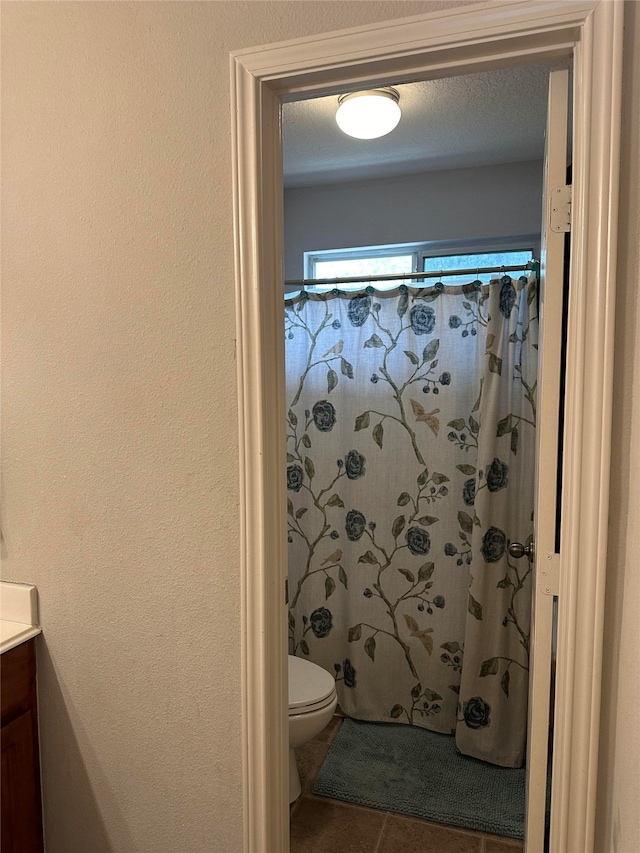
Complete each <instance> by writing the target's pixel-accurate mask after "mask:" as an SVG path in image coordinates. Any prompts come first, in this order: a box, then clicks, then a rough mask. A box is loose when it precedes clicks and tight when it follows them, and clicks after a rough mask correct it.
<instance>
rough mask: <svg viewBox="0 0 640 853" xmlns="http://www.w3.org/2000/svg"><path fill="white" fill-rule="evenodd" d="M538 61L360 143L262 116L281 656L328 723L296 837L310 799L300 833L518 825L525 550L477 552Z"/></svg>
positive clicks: (529, 298)
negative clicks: (276, 150)
mask: <svg viewBox="0 0 640 853" xmlns="http://www.w3.org/2000/svg"><path fill="white" fill-rule="evenodd" d="M550 68H551V66H550V65H549V64H548V63H545V64H540V65H533V66H522V67H518V68H513V69H503V70H494V71H489V72H483V73H479V74H473V75H466V76H464V77H453V78H451V77H450V78H444V79H440V80H428V81H424V82H418V83H411V84H403V85H399V86H397V87H394V89H395V92H397V94H398V96H399V102H400V105H401V108H402V110H403V118H402V121H401V124H400V126H399V127H398V128H397V129H396V130H395V131H393V133H391V134H389V135H388V136H387V137H383V138H382V139H376V140H366V141H362V140H357V139H353V138H350V137H348V136H346V135H344V134H343V133H341V131H339V130H338V128H337V127H336V124H335V120H334V113H335V110H336V107H337V98H336V97H335V96H333V97H332V96H327V97H324V98H320V99H314V100H310V101H299V102H294V103H288V104H285V105H284V108H283V139H284V184H285V219H284V222H285V227H284V247H285V276H286V279H287V283H286V285H285V289H286V290H287V291H289V292H288V294H287V296H288V299H287V302H286V311H285V315H286V330H285V331H286V341H285V363H286V383H285V384H286V388H287V404H286V407H285V411H286V418H287V471H288V475H289V473H290V474H291V476H290V477H289V476H288V481H289V480H291V482H288V485H289V490H288V493H287V494H288V501H287V503H288V513H289V517H288V543H289V589H290V600H289V618H288V626H289V652H290V653H292V654H294V655H297V656H298V657H299V658H302V659H303V660H306V661H310V662H313V663H314V664H316V665H319V666H320V667H321V668H323V670H325V671H328V672H330V673H331V674H332V676H333V677H334V678H335V682H336V686H337V693H338V698H339V700H340V712H341V714H342V716H341V717H340V718H338V719H337V720H335V721H333V722H332V724H331V725H330V728H329V729H328V730H327V731H324V732H322V733H320V735H318V737H317V738H316V739H315V740H311V741H309V742H308V743H306V744H304V745H302V746H300V747H299V749H298V760H299V763H300V764H301V766H303V767H304V777H305V778H304V781H305V788H304V790H303V792H302V796H301V798H300V799H299V800H298V801H297V802H296V804H295V806H293V811H292V845H293V846H292V849H295V850H300V851H303V850H305V849H306V848H305V840H304V833H305V832H309V823H310V819H311V817H312V816H313V815H314V814H316V813H317V819H316V826H315V827H314V829H313V832H312V833H311V837H312V838H313V840H314V843H317V841H318V837H319V835H318V834H319V833H329V834H330V833H331V832H336V831H337V832H340V830H339V829H338V827H337V824H338V822H339V820H340V819H341V818H343V819H344V821H345V831H346V825H350V824H351V823H352V822H353V820H355V819H356V817H359V816H360V817H361V819H362V822H363V824H367V827H368V831H369V832H375V831H377V829H376V826H377V823H380V827H379V828H378V829H379V832H380V833H381V838H383V837H384V843H386V844H390V843H393V844H395V845H396V846H400V844H401V840H402V839H403V838H404V835H403V833H404V834H406V833H408V832H410V834H412V835H416V833H418V834H419V833H422V834H423V835H424V838H422V843H425V844H428V843H429V833H430V832H431V833H432V834H433V836H434V838H433V839H432V841H433V843H435V838H436V837H437V841H438V844H439V845H440V846H443V845H444V846H446V844H447V838H445V837H444V836H446V835H447V833H451V844H454V842H455V838H456V832H457V831H460V832H461V835H460V838H461V839H462V841H463V842H467V843H472V842H473V841H477V843H478V844H481V843H484V842H485V840H486V839H487V838H489V840H490V837H491V836H495V835H502V836H506V837H508V838H511V839H518V838H519V839H523V838H524V830H525V811H526V809H525V804H526V797H525V775H526V771H525V769H524V767H523V764H524V751H525V743H526V727H527V694H528V682H529V644H530V638H531V609H532V566H531V564H529V565H528V566H526V568H525V567H523V566H521V565H519V564H518V563H517V561H516V560H515V559H514V558H512V557H511V556H510V555H509V553H508V551H507V550H506V548H502V549H501V553H500V554H499V555H498V554H497V551H496V550H495V549H494V548H493V545H494V544H498V545H499V544H500V543H498V542H497V539H496V537H499V536H502V535H503V534H504V531H506V534H504V535H506V536H507V538H508V542H509V543H510V542H512V541H516V540H519V541H522V542H530V541H531V540H532V539H533V507H534V500H535V489H534V478H535V471H534V469H535V464H534V458H535V452H536V436H535V429H536V424H535V421H536V418H535V413H536V385H537V347H538V301H539V294H538V289H537V288H538V280H537V267H536V259H539V257H540V245H541V239H540V238H541V225H542V218H543V212H542V206H543V205H542V200H543V176H544V168H543V166H544V163H543V160H544V155H545V131H546V125H547V101H548V84H549V73H550ZM456 270H457V271H458V274H455V271H456ZM411 273H414V274H417V278H413V277H412V276H411V275H410V274H411ZM377 275H380V278H379V279H376V276H377ZM398 275H403V276H404V278H394V276H398ZM422 275H424V277H422ZM358 276H361V277H362V279H363V280H361V281H358ZM301 279H303V281H301ZM324 279H329V280H331V281H326V282H325V283H318V284H315V283H314V281H318V280H324ZM349 279H351V281H349ZM305 280H306V281H305ZM301 288H302V293H300V290H301ZM334 288H335V289H334ZM339 290H342V291H343V292H342V293H339V292H338V291H339ZM296 291H297V295H296ZM502 295H503V296H504V298H502ZM507 303H508V304H507ZM516 303H517V305H516ZM354 306H355V307H358V308H361V309H362V310H361V311H359V312H356V313H357V316H354V312H353V311H352V310H351V309H353V308H354ZM365 309H366V310H365ZM414 314H416V318H415V320H416V322H415V323H414V322H413V319H414V318H413V315H414ZM418 315H419V316H418ZM419 320H420V322H419ZM509 320H510V324H511V326H512V328H511V327H510V328H507V326H508V325H509ZM422 321H424V322H422ZM416 324H417V325H416ZM425 324H426V325H425ZM505 324H507V325H505ZM494 325H495V326H496V327H495V328H494ZM369 327H371V328H369ZM498 327H499V328H498ZM496 338H500V339H501V340H502V341H503V344H502V345H497V344H496V343H495V340H496ZM423 350H424V353H425V355H424V357H421V356H422V354H423ZM425 359H426V360H425ZM498 364H499V366H500V370H499V371H498V369H497V365H498ZM345 365H346V367H345ZM483 365H484V367H483ZM508 365H511V367H509V368H508ZM334 368H335V369H334ZM485 368H486V369H485ZM374 380H375V381H374ZM500 383H502V385H504V388H503V391H502V392H501V391H500V390H499V387H500ZM494 385H495V386H496V387H495V388H494V391H493V392H492V393H494V394H497V395H498V396H502V398H503V399H502V403H500V404H497V405H496V406H494V405H493V404H489V405H488V404H487V403H486V402H485V401H487V400H488V399H489V396H490V393H489V388H490V387H492V388H493V386H494ZM386 386H388V391H389V393H388V395H387V396H386V397H385V396H384V394H381V393H380V392H381V390H384V388H385V387H386ZM483 388H484V395H483ZM518 388H519V389H520V390H521V391H522V394H521V395H520V396H521V400H520V402H518V399H517V398H518V392H517V389H518ZM525 389H526V390H525ZM405 392H406V394H405ZM421 392H422V393H421ZM427 393H429V395H430V396H429V397H426V396H423V394H427ZM403 395H404V396H405V397H406V399H403ZM416 396H418V397H419V398H420V399H416ZM426 401H428V402H429V403H430V405H429V406H425V405H423V403H425V402H426ZM434 407H435V408H434ZM427 409H429V412H427V411H426V410H427ZM502 409H504V411H502ZM525 409H526V411H525ZM414 421H415V423H414ZM354 424H355V426H354ZM421 427H422V428H421ZM507 427H509V428H507ZM496 436H497V439H496ZM403 439H404V442H403ZM407 441H409V445H407V447H404V444H406V442H407ZM345 442H346V443H345ZM352 445H353V446H354V447H356V446H357V450H353V449H351V450H350V448H351V447H352ZM412 451H413V452H412ZM349 454H351V456H353V457H354V459H355V458H356V455H357V460H358V461H362V465H361V466H360V468H361V469H362V470H360V469H359V470H358V471H351V472H350V473H349V472H347V475H346V476H343V475H345V467H344V460H346V463H347V465H348V464H349V463H350V462H353V459H351V457H350V456H349ZM485 457H486V459H485ZM336 458H337V460H338V461H337V463H336ZM341 461H343V465H340V463H341ZM484 462H486V465H485V464H484ZM365 464H366V466H365ZM549 464H550V465H554V464H555V460H550V462H549ZM294 475H298V476H297V477H294ZM294 479H295V482H293V480H294ZM416 482H417V486H416ZM416 489H417V494H415V495H413V491H416ZM509 492H510V493H511V496H509V494H508V493H509ZM387 522H388V523H387ZM387 527H388V528H389V529H388V530H387V529H386V528H387ZM487 536H490V537H491V536H493V539H492V540H491V543H489V545H488V544H487V541H486V540H487ZM405 540H406V541H405ZM494 540H496V541H495V542H494ZM500 541H502V540H500ZM490 546H491V547H490ZM525 563H526V561H525ZM414 564H415V565H414ZM494 575H495V577H494ZM499 600H500V601H499ZM492 621H493V623H495V624H494V625H492ZM298 668H299V667H298V666H297V668H296V671H297V669H298ZM309 669H310V668H309ZM310 672H311V669H310ZM300 677H301V676H297V678H300ZM494 688H495V689H494ZM299 713H300V709H299V708H296V714H299ZM344 717H346V718H347V720H348V722H347V723H346V724H345V725H344V726H342V727H341V719H342V718H344ZM356 721H357V722H356ZM365 721H367V722H365ZM402 724H405V725H402ZM406 724H408V727H407V725H406ZM338 729H339V734H338V735H337V739H336V740H334V741H333V743H332V745H331V750H330V755H329V757H328V758H326V759H325V756H326V754H327V751H328V749H329V739H330V737H331V739H333V738H334V737H335V734H336V732H338ZM329 731H330V732H331V736H329V734H328V732H329ZM463 756H464V757H463ZM478 759H480V760H478ZM498 768H499V769H498ZM507 768H509V769H507ZM316 777H317V778H316ZM390 780H393V782H392V783H391V782H390ZM314 794H315V795H316V796H314ZM323 794H324V795H325V796H329V797H333V798H334V801H333V802H334V805H333V807H332V808H331V809H330V811H329V813H330V814H331V825H329V821H328V820H326V819H323V818H322V815H323V814H324V812H325V811H326V810H327V801H326V800H325V801H323V802H321V801H318V800H317V796H318V795H319V796H322V795H323ZM483 798H484V799H483ZM336 799H337V800H340V801H342V802H347V803H351V804H352V808H351V810H348V809H344V808H340V806H339V805H338V804H337V803H336ZM353 804H356V808H357V807H358V805H359V806H367V807H371V806H373V807H375V808H378V809H380V810H381V815H373V814H371V813H366V812H363V813H362V815H357V814H355V813H354V812H353ZM389 813H395V814H396V816H395V817H394V818H393V820H392V821H391V823H390V824H389V823H388V821H387V819H386V818H384V815H385V814H389ZM354 814H355V817H354ZM402 814H404V815H405V816H408V817H410V818H414V819H415V818H423V819H426V820H429V821H435V822H439V823H441V824H454V825H456V826H457V827H459V828H460V829H459V830H447V829H444V828H442V827H441V828H440V829H438V828H437V827H433V826H432V825H431V826H430V825H429V824H424V825H422V826H420V825H417V826H416V825H415V824H414V825H412V824H410V823H409V824H407V823H406V822H405V823H403V820H402V817H400V816H398V815H402ZM394 833H395V835H394ZM469 833H472V836H473V838H472V839H470V837H469ZM396 836H397V837H396ZM416 839H417V836H416ZM416 843H417V840H416ZM513 844H514V849H518V848H517V841H513ZM520 849H522V848H520Z"/></svg>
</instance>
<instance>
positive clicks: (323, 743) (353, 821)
mask: <svg viewBox="0 0 640 853" xmlns="http://www.w3.org/2000/svg"><path fill="white" fill-rule="evenodd" d="M341 722H342V720H341V718H340V717H334V718H333V720H332V722H331V723H330V724H329V726H327V728H326V729H325V730H324V731H323V732H321V734H319V735H318V737H317V738H315V739H314V740H312V741H310V742H309V743H307V744H305V745H304V746H302V747H300V749H299V750H297V751H296V754H297V757H298V767H299V768H300V782H301V784H302V794H301V796H300V797H299V798H298V800H296V802H295V803H294V804H293V805H292V807H291V853H335V851H340V853H400V851H402V853H518V851H520V853H522V851H523V850H524V845H523V843H522V842H521V841H516V840H514V839H513V838H499V837H497V836H495V835H487V834H486V833H484V832H472V831H471V830H464V829H458V828H456V827H452V826H445V825H444V824H439V823H431V822H430V821H426V820H420V819H418V818H410V817H405V816H403V815H397V814H392V813H390V812H382V811H377V810H375V809H367V808H363V807H362V806H355V805H352V804H351V803H343V802H341V801H339V800H331V799H328V798H326V797H316V796H314V795H313V794H312V793H311V789H312V787H313V783H314V781H315V778H316V774H317V773H318V770H319V769H320V766H321V765H322V762H323V761H324V758H325V756H326V754H327V752H328V750H329V746H330V745H331V741H332V740H333V738H334V737H335V735H336V733H337V731H338V729H339V728H340V724H341Z"/></svg>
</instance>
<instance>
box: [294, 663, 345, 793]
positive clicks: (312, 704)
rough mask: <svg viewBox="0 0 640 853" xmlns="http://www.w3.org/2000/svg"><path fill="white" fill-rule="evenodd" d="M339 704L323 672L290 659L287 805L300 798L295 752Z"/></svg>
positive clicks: (319, 730)
mask: <svg viewBox="0 0 640 853" xmlns="http://www.w3.org/2000/svg"><path fill="white" fill-rule="evenodd" d="M337 704H338V697H337V695H336V683H335V680H334V678H333V676H332V675H330V674H329V673H328V672H327V671H326V669H322V667H321V666H318V665H317V664H315V663H311V661H310V660H304V659H303V658H298V657H295V656H294V655H289V802H290V803H292V802H293V801H294V800H297V799H298V797H299V796H300V775H299V773H298V765H297V764H296V756H295V753H294V749H295V748H296V747H298V746H302V744H303V743H306V742H307V741H308V740H311V738H314V737H315V736H316V735H318V734H320V732H321V731H322V730H323V729H324V727H325V726H327V725H328V724H329V722H330V720H331V717H333V714H334V712H335V710H336V705H337Z"/></svg>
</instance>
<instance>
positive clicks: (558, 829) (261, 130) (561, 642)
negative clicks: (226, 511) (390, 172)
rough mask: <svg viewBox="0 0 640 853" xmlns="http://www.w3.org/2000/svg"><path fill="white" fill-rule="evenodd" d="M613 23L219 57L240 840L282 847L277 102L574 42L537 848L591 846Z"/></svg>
mask: <svg viewBox="0 0 640 853" xmlns="http://www.w3.org/2000/svg"><path fill="white" fill-rule="evenodd" d="M505 10H508V14H505ZM621 23H622V19H621V10H620V7H619V6H618V5H617V4H608V3H605V2H598V0H594V2H593V3H585V4H580V5H579V6H578V5H577V4H574V3H570V2H562V0H559V2H557V3H554V4H553V8H551V6H550V5H549V4H545V3H540V4H521V3H513V4H499V5H496V6H491V7H485V6H484V5H482V6H480V7H468V8H465V9H459V10H455V11H453V12H451V13H448V12H447V13H437V14H434V15H425V16H419V17H417V18H412V19H407V20H405V21H401V22H392V23H391V24H389V25H385V26H384V27H380V26H375V25H374V26H372V27H365V28H362V29H361V30H357V31H356V30H354V31H348V32H345V33H334V34H323V35H322V36H318V37H311V38H309V39H305V40H296V41H295V42H291V43H287V44H281V45H274V46H267V47H264V48H255V49H248V50H244V51H239V52H237V53H236V54H234V56H233V58H232V65H233V109H234V115H235V123H234V161H233V162H234V188H235V222H236V234H237V241H236V245H237V255H236V260H237V271H238V274H237V285H238V286H237V294H238V356H239V367H238V376H239V398H240V418H241V420H240V435H241V440H242V441H241V477H242V488H241V495H242V507H241V522H242V578H243V601H242V618H243V625H244V645H243V683H244V685H245V691H244V696H245V704H244V709H245V710H244V723H245V728H244V731H245V741H244V742H245V783H246V784H245V792H246V800H245V806H246V808H245V815H246V844H245V846H246V849H247V850H263V849H264V850H272V849H273V850H278V851H280V850H282V851H286V850H287V849H288V840H287V839H288V810H287V809H286V800H287V796H286V791H287V789H288V785H287V778H286V777H287V774H286V772H285V770H286V763H285V758H286V745H287V742H288V738H287V731H286V719H284V718H283V717H284V715H283V709H284V708H285V707H286V705H285V703H286V701H287V695H286V694H287V691H286V664H287V660H286V609H285V606H284V595H283V589H284V574H285V571H284V567H285V565H286V557H285V553H284V552H283V547H282V546H283V543H284V541H285V535H286V525H285V520H286V496H285V490H284V478H283V477H282V471H283V470H284V467H285V454H284V430H283V425H282V419H281V412H282V409H283V407H284V388H283V386H282V382H281V379H280V377H282V375H283V372H284V367H283V347H282V259H283V250H282V245H283V241H282V231H281V217H280V215H279V208H280V204H281V194H282V175H281V146H280V140H279V111H280V106H281V103H282V101H283V99H284V100H286V99H296V98H300V97H303V96H305V95H309V96H312V95H320V94H326V93H327V92H331V91H349V90H352V89H354V88H355V87H356V86H361V85H362V84H363V83H364V84H371V85H376V84H381V83H383V82H385V81H388V80H397V81H400V82H406V81H408V80H412V79H413V80H415V79H416V77H428V76H430V75H431V76H437V77H443V76H455V75H456V74H461V73H465V72H470V71H479V70H488V69H490V68H496V67H505V66H508V65H518V64H526V63H527V61H529V62H532V61H541V60H545V59H557V58H559V57H569V56H571V55H573V57H574V75H575V85H574V94H575V97H576V102H575V108H576V136H575V142H574V152H575V157H574V190H575V192H574V196H573V204H572V217H573V223H574V227H575V239H574V240H573V242H572V250H571V253H572V258H571V260H572V264H571V267H572V280H571V293H572V305H571V306H570V310H569V317H568V323H567V386H568V387H569V388H570V389H571V392H570V394H569V395H568V399H567V409H566V417H565V455H564V458H565V465H564V474H565V477H564V483H563V493H562V502H563V514H562V528H563V531H562V532H563V543H564V544H565V546H566V548H565V549H564V550H563V555H562V561H561V572H560V575H559V576H560V579H561V595H560V598H559V611H558V691H557V698H556V720H555V723H556V734H555V743H556V749H555V754H554V761H555V764H556V768H554V769H556V770H557V772H555V773H554V777H555V778H554V793H553V802H552V812H551V846H550V849H551V850H552V851H561V850H566V849H580V850H590V849H591V847H592V840H593V816H594V791H595V786H594V779H595V772H596V766H597V762H596V760H595V752H594V750H595V745H596V743H597V726H598V708H599V688H600V675H599V660H600V654H601V651H600V650H601V638H602V622H601V619H602V602H603V578H604V553H605V545H606V542H605V540H606V513H607V482H608V448H609V438H610V377H611V370H612V334H611V318H612V316H613V312H612V304H613V298H614V284H615V252H614V246H615V237H616V233H615V232H616V229H615V213H614V211H615V205H616V203H617V192H618V187H617V181H616V175H617V158H618V143H619V102H620V73H619V71H620V50H619V42H620V38H621ZM592 80H598V81H599V84H598V86H592V85H591V84H590V81H592ZM594 298H595V299H597V301H598V305H599V306H600V308H601V310H599V311H598V312H593V311H589V310H587V300H592V299H594ZM274 401H279V402H280V406H274ZM278 496H279V498H280V499H279V500H278ZM578 574H579V576H580V583H578ZM585 768H587V772H585ZM538 794H539V792H538ZM528 799H529V800H530V799H531V797H529V798H528ZM531 849H532V850H533V849H538V848H537V847H532V848H531Z"/></svg>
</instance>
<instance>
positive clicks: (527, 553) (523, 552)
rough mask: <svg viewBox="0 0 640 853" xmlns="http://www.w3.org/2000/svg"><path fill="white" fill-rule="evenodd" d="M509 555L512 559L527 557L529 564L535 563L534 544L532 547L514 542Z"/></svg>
mask: <svg viewBox="0 0 640 853" xmlns="http://www.w3.org/2000/svg"><path fill="white" fill-rule="evenodd" d="M509 553H510V554H511V556H512V557H516V558H517V559H520V557H527V558H528V559H529V562H533V553H534V548H533V542H532V543H531V544H530V545H523V544H522V542H512V543H511V545H509Z"/></svg>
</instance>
